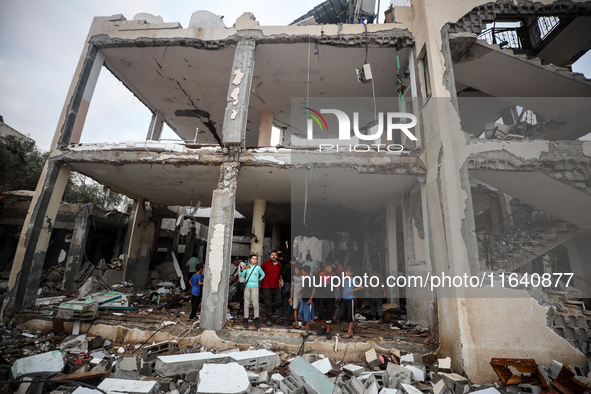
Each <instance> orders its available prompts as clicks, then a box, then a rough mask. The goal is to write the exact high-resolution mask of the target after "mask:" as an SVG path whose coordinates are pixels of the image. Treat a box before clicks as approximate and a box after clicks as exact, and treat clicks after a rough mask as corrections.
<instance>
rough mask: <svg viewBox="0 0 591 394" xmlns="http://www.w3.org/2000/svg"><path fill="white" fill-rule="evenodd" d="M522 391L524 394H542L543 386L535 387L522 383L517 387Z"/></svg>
mask: <svg viewBox="0 0 591 394" xmlns="http://www.w3.org/2000/svg"><path fill="white" fill-rule="evenodd" d="M517 387H519V388H520V389H523V392H524V393H532V394H540V393H541V392H542V389H543V388H542V387H541V386H534V385H531V384H527V383H520V384H518V385H517Z"/></svg>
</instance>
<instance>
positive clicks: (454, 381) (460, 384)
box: [437, 372, 468, 394]
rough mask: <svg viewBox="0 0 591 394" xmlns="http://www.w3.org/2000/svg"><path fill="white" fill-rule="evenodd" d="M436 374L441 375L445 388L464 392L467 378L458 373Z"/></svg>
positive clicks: (460, 393) (459, 393)
mask: <svg viewBox="0 0 591 394" xmlns="http://www.w3.org/2000/svg"><path fill="white" fill-rule="evenodd" d="M437 376H441V377H442V378H443V380H444V382H445V385H446V386H447V388H448V389H449V390H450V391H452V392H453V393H455V394H463V393H464V392H466V386H467V385H468V379H466V378H465V377H463V376H461V375H458V374H457V373H445V372H440V373H439V374H438V375H437Z"/></svg>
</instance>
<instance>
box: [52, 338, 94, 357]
mask: <svg viewBox="0 0 591 394" xmlns="http://www.w3.org/2000/svg"><path fill="white" fill-rule="evenodd" d="M58 349H60V350H61V351H63V352H66V353H74V354H79V353H88V341H87V340H86V335H77V336H74V335H72V336H69V337H67V338H66V339H65V340H64V341H63V342H62V343H61V345H59V346H58Z"/></svg>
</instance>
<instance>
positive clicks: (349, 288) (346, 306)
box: [341, 265, 363, 338]
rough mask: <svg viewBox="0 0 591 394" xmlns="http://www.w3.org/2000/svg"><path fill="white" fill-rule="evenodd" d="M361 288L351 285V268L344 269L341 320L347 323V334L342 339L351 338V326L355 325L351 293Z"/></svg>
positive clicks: (353, 301)
mask: <svg viewBox="0 0 591 394" xmlns="http://www.w3.org/2000/svg"><path fill="white" fill-rule="evenodd" d="M362 289H363V286H359V287H355V286H354V285H353V267H351V266H350V265H349V266H347V268H345V279H344V280H343V288H342V290H343V297H342V301H341V320H342V321H346V322H347V323H348V327H347V334H346V335H344V336H343V338H351V337H352V336H353V325H354V324H355V295H354V294H353V292H355V291H359V290H362Z"/></svg>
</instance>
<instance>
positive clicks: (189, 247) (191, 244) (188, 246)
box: [181, 226, 195, 279]
mask: <svg viewBox="0 0 591 394" xmlns="http://www.w3.org/2000/svg"><path fill="white" fill-rule="evenodd" d="M194 250H195V227H194V226H191V228H190V229H189V233H188V234H187V241H186V242H185V253H184V255H183V267H185V264H187V261H189V259H190V258H191V257H193V251H194ZM183 267H181V268H183ZM189 279H190V278H189Z"/></svg>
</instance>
